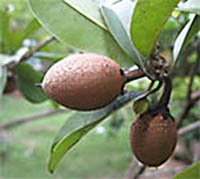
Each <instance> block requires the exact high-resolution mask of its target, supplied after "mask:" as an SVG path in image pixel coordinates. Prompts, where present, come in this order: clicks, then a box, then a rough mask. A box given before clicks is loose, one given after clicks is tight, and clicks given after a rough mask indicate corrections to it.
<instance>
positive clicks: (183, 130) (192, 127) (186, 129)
mask: <svg viewBox="0 0 200 179" xmlns="http://www.w3.org/2000/svg"><path fill="white" fill-rule="evenodd" d="M197 129H200V121H197V122H194V123H192V124H190V125H188V126H186V127H183V128H181V129H179V131H178V135H179V136H183V135H185V134H187V133H189V132H192V131H193V130H197Z"/></svg>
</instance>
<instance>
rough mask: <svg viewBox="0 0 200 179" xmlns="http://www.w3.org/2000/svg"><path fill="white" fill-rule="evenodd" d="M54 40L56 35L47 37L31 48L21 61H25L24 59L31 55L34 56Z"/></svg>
mask: <svg viewBox="0 0 200 179" xmlns="http://www.w3.org/2000/svg"><path fill="white" fill-rule="evenodd" d="M54 40H55V37H54V36H49V37H47V38H46V39H44V40H43V41H41V42H40V43H38V45H37V46H36V47H34V48H33V49H32V50H30V51H28V52H27V53H25V54H24V55H23V56H22V57H21V59H20V62H23V61H25V60H27V59H29V58H30V57H32V56H33V55H34V53H35V52H38V51H39V50H40V49H41V48H43V47H44V46H46V45H47V44H49V43H50V42H52V41H54Z"/></svg>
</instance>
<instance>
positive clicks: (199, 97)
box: [176, 90, 200, 128]
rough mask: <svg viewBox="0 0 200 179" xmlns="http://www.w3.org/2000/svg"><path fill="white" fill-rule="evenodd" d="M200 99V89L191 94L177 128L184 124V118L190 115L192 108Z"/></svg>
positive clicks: (178, 120)
mask: <svg viewBox="0 0 200 179" xmlns="http://www.w3.org/2000/svg"><path fill="white" fill-rule="evenodd" d="M199 100H200V90H199V91H195V92H193V93H192V94H191V95H190V99H189V100H187V102H186V104H185V106H184V108H183V110H182V112H181V113H180V115H179V117H178V118H177V124H176V126H177V128H180V126H181V125H182V122H183V120H184V119H185V118H186V117H187V116H188V114H189V112H190V110H191V109H192V108H193V107H194V106H195V104H196V103H197V102H198V101H199Z"/></svg>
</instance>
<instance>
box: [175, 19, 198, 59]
mask: <svg viewBox="0 0 200 179" xmlns="http://www.w3.org/2000/svg"><path fill="white" fill-rule="evenodd" d="M199 30H200V17H199V16H197V15H192V17H191V19H190V21H189V22H188V23H187V24H186V25H185V27H184V28H183V30H182V31H181V32H180V34H179V35H178V37H177V39H176V41H175V43H174V49H173V60H174V61H176V60H177V59H178V56H179V54H180V53H181V51H182V50H183V49H184V48H185V47H186V46H187V44H188V43H189V42H190V40H191V38H193V37H194V36H195V35H196V34H197V33H198V32H199Z"/></svg>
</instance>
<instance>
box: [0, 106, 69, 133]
mask: <svg viewBox="0 0 200 179" xmlns="http://www.w3.org/2000/svg"><path fill="white" fill-rule="evenodd" d="M64 111H66V110H64V109H54V110H47V111H43V112H40V113H37V114H34V115H31V116H28V117H23V118H19V119H13V120H11V121H10V122H6V123H4V124H1V125H0V130H3V129H10V128H12V127H16V126H18V125H21V124H24V123H27V122H30V121H36V120H39V119H41V118H44V117H48V116H51V115H54V114H57V113H60V112H64Z"/></svg>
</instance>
